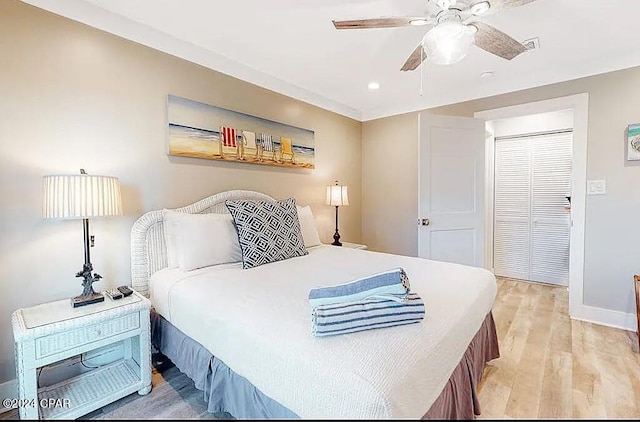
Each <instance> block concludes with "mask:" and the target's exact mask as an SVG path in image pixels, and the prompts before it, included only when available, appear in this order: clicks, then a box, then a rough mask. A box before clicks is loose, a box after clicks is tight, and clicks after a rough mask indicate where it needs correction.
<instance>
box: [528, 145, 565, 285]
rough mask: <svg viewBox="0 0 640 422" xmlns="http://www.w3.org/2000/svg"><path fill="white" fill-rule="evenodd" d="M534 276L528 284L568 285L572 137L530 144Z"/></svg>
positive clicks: (532, 266)
mask: <svg viewBox="0 0 640 422" xmlns="http://www.w3.org/2000/svg"><path fill="white" fill-rule="evenodd" d="M531 145H532V161H533V173H532V180H531V187H532V192H531V274H530V278H529V280H533V281H542V282H545V283H554V284H564V285H568V284H569V238H570V230H571V218H570V213H569V211H567V210H566V209H565V208H564V207H565V205H567V204H568V203H567V199H566V198H565V196H566V195H570V194H571V157H572V145H573V135H572V134H571V133H565V134H555V135H545V136H538V137H536V138H533V139H532V140H531Z"/></svg>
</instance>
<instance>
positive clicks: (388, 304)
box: [311, 293, 425, 337]
mask: <svg viewBox="0 0 640 422" xmlns="http://www.w3.org/2000/svg"><path fill="white" fill-rule="evenodd" d="M424 315H425V308H424V302H423V301H422V298H421V297H420V296H418V294H416V293H410V294H409V295H407V297H406V298H404V299H398V298H395V297H393V298H390V299H368V300H361V301H355V302H348V303H339V304H332V305H319V306H317V307H315V308H314V309H313V310H312V312H311V320H312V323H313V324H312V327H313V328H312V332H313V334H314V335H315V336H316V337H324V336H333V335H338V334H347V333H354V332H356V331H365V330H372V329H375V328H384V327H393V326H397V325H406V324H415V323H417V322H420V321H422V320H423V319H424Z"/></svg>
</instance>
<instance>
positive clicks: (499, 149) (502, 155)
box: [493, 139, 531, 280]
mask: <svg viewBox="0 0 640 422" xmlns="http://www.w3.org/2000/svg"><path fill="white" fill-rule="evenodd" d="M530 213H531V151H530V148H529V146H528V143H526V142H522V140H521V139H515V140H500V141H496V146H495V209H494V215H495V221H494V228H493V232H494V249H493V266H494V271H495V273H496V275H499V276H503V277H513V278H519V279H525V280H526V279H528V277H529V266H530V259H529V255H530V250H529V245H530V235H529V233H530V220H531V215H530Z"/></svg>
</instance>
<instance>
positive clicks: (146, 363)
mask: <svg viewBox="0 0 640 422" xmlns="http://www.w3.org/2000/svg"><path fill="white" fill-rule="evenodd" d="M140 327H142V330H140V331H141V332H140V341H139V343H138V345H139V356H140V361H139V363H140V380H141V381H142V384H143V385H145V386H146V387H144V388H142V389H140V390H138V394H140V395H141V396H144V395H145V394H149V392H151V319H150V318H149V311H148V310H146V311H143V312H140Z"/></svg>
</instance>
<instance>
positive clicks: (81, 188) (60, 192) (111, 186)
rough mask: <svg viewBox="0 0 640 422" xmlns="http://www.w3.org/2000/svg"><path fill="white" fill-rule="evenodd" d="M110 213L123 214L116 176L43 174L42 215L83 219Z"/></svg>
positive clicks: (45, 216) (104, 215)
mask: <svg viewBox="0 0 640 422" xmlns="http://www.w3.org/2000/svg"><path fill="white" fill-rule="evenodd" d="M110 215H122V196H121V193H120V181H119V180H118V178H117V177H110V176H94V175H89V174H73V175H57V176H44V177H43V178H42V216H43V217H44V218H56V219H84V218H93V217H106V216H110Z"/></svg>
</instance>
